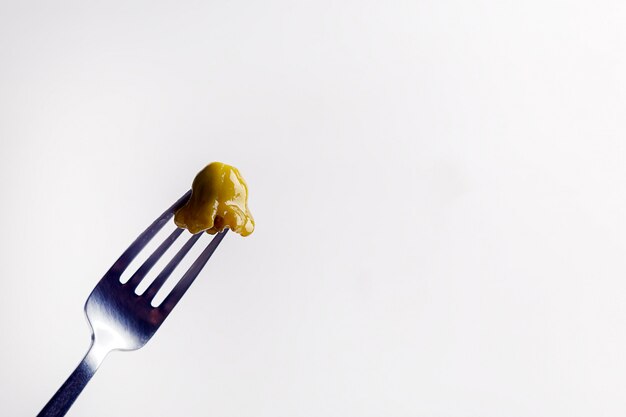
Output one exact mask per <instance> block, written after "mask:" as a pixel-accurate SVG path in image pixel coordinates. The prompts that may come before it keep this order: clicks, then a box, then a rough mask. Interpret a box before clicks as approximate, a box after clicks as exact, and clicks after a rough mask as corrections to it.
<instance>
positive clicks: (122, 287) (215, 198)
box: [37, 163, 254, 417]
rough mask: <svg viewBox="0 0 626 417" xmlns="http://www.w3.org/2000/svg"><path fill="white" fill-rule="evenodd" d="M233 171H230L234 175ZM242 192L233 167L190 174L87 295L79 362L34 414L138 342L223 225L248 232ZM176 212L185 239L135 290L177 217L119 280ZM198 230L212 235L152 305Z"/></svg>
mask: <svg viewBox="0 0 626 417" xmlns="http://www.w3.org/2000/svg"><path fill="white" fill-rule="evenodd" d="M215 164H219V165H215ZM233 172H236V175H235V174H233ZM247 192H248V188H247V186H246V185H245V181H244V180H243V177H241V175H240V174H239V171H237V170H236V169H235V168H233V167H230V166H228V165H225V164H221V163H213V164H210V165H208V166H207V167H206V168H205V169H204V170H202V171H200V173H199V174H198V176H196V179H194V182H193V187H192V190H191V191H188V192H187V193H185V195H183V196H182V197H181V198H180V199H179V200H178V201H177V202H176V203H174V204H173V205H172V206H171V207H170V208H169V209H167V210H166V211H165V212H164V213H163V214H162V215H161V216H159V217H158V218H157V219H156V220H155V221H154V222H153V223H152V224H151V225H150V226H148V228H147V229H146V230H145V231H144V232H143V233H141V234H140V235H139V236H138V237H137V239H135V241H134V242H133V243H132V244H131V245H130V247H129V248H128V249H126V251H125V252H124V253H123V254H122V255H121V256H120V257H119V259H118V260H117V261H116V262H115V263H114V264H113V266H112V267H111V268H110V269H109V270H108V272H107V273H106V274H105V275H104V277H103V278H102V279H101V280H100V282H98V284H97V285H96V287H95V288H94V289H93V291H92V292H91V294H90V295H89V298H87V302H86V304H85V314H86V315H87V320H88V322H89V324H90V326H91V331H92V334H91V346H90V347H89V350H88V351H87V354H86V355H85V357H84V358H83V360H82V361H81V363H80V364H79V365H78V367H77V368H76V369H75V370H74V372H72V374H71V375H70V376H69V378H68V379H67V380H66V381H65V383H63V385H62V386H61V388H59V390H58V391H57V392H56V394H54V396H53V397H52V399H51V400H50V401H49V402H48V403H47V404H46V405H45V407H44V408H43V409H42V410H41V412H40V413H39V414H38V415H37V416H38V417H59V416H64V415H65V414H66V413H67V411H68V410H69V409H70V407H71V406H72V404H73V403H74V401H76V398H78V396H79V395H80V393H81V392H82V391H83V389H84V388H85V386H86V385H87V383H88V382H89V380H90V379H91V377H92V376H93V375H94V374H95V372H96V370H97V369H98V367H99V366H100V364H101V363H102V361H103V360H104V358H105V357H106V356H107V354H108V353H109V352H111V351H114V350H122V351H130V350H136V349H139V348H141V347H143V346H144V345H145V344H146V343H147V342H148V340H150V338H151V337H152V336H153V335H154V333H155V332H156V331H157V329H158V328H159V327H160V326H161V324H162V323H163V321H164V320H165V319H166V318H167V316H168V315H169V314H170V313H171V312H172V309H173V308H174V307H175V306H176V304H177V303H178V302H179V301H180V299H181V298H182V296H183V295H184V294H185V292H186V291H187V290H188V289H189V287H190V286H191V284H192V283H193V281H194V280H195V278H196V277H197V276H198V274H199V273H200V271H201V270H202V268H203V267H204V266H205V265H206V263H207V262H208V260H209V258H210V257H211V255H212V254H213V252H215V249H217V247H218V246H219V244H220V242H221V241H222V239H223V238H224V236H225V235H226V233H227V231H228V228H231V229H232V230H233V231H235V232H237V233H240V234H241V235H242V236H247V235H249V234H250V233H252V231H253V230H254V221H253V220H252V216H251V214H250V212H249V210H248V207H247V200H248V196H247ZM197 201H201V202H202V204H195V203H194V202H197ZM183 209H184V211H183ZM207 210H209V212H208V213H207ZM181 212H183V213H184V216H182V217H184V218H185V219H187V220H188V221H190V222H193V224H194V228H193V229H192V228H190V231H191V232H193V233H195V234H193V235H191V236H190V237H189V238H188V240H187V242H185V244H184V245H183V246H182V248H180V250H179V251H178V252H177V253H176V254H175V255H174V257H173V258H172V259H171V260H170V261H169V263H168V264H167V265H166V266H165V267H164V268H163V270H162V271H161V272H160V273H159V274H158V275H157V277H156V278H155V279H154V281H153V282H151V283H150V285H149V286H148V288H147V289H146V291H144V292H143V293H142V294H141V295H138V294H136V293H135V291H136V289H137V286H138V285H139V283H140V282H141V281H142V280H143V279H144V278H145V276H146V275H147V274H148V272H149V271H150V270H151V269H152V267H154V265H155V264H156V263H157V261H158V260H159V259H160V258H161V257H162V256H163V254H164V253H165V252H166V251H167V250H168V248H170V246H171V245H172V244H173V243H174V242H175V241H176V240H177V239H178V238H179V237H180V236H181V235H182V234H183V232H184V230H183V229H182V228H180V227H187V225H186V224H184V222H179V221H177V222H176V223H177V225H178V226H179V228H176V229H175V230H174V231H173V232H172V233H171V234H170V235H169V236H168V237H166V238H165V240H164V241H163V242H162V243H161V244H160V245H159V246H158V247H157V249H156V250H155V251H154V252H153V253H152V254H150V256H149V257H148V258H147V259H146V261H145V262H144V263H143V264H142V265H141V266H140V267H139V268H138V269H137V271H135V272H134V274H133V275H132V276H131V278H130V279H129V280H128V281H127V282H125V283H122V282H121V281H120V278H121V276H122V273H123V272H125V271H126V269H127V268H128V266H129V265H130V263H131V262H132V261H133V259H135V257H136V256H137V255H138V254H139V253H140V252H141V251H142V250H143V249H144V248H145V246H146V245H147V244H148V242H150V241H151V240H152V239H153V238H154V236H155V235H156V234H157V233H158V232H159V230H161V229H162V228H163V226H164V225H165V224H166V223H167V222H168V221H169V220H170V219H171V218H172V217H173V216H174V215H175V214H176V215H177V217H179V216H180V215H179V213H181ZM194 219H201V220H202V225H200V226H199V224H200V223H199V222H198V221H195V220H194ZM203 226H206V227H203ZM202 231H208V232H209V233H211V234H215V237H214V238H213V239H212V240H211V242H210V243H209V244H208V245H207V246H206V248H205V249H204V250H203V251H202V253H201V254H200V255H199V256H198V257H197V258H196V260H195V261H194V262H193V264H192V265H191V267H189V269H188V270H187V271H186V272H185V274H184V275H183V276H182V278H181V279H180V280H179V281H178V283H177V284H176V286H175V287H174V289H173V290H172V291H171V292H170V293H169V294H168V295H167V296H166V297H165V299H164V300H163V302H162V303H161V304H159V305H158V306H156V307H155V306H153V305H152V302H153V300H154V297H155V295H156V294H157V292H158V291H159V289H160V288H161V287H162V286H163V284H164V283H165V282H166V281H167V279H168V278H169V276H170V275H171V274H172V272H173V271H174V270H175V269H176V267H177V266H178V264H179V263H180V262H181V261H182V260H183V258H184V257H185V255H187V253H188V252H189V251H190V250H191V248H192V247H193V245H194V244H195V243H196V242H197V241H198V239H199V238H200V236H201V235H202V233H200V232H202Z"/></svg>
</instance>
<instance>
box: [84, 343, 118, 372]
mask: <svg viewBox="0 0 626 417" xmlns="http://www.w3.org/2000/svg"><path fill="white" fill-rule="evenodd" d="M109 352H111V349H110V348H109V347H107V346H104V345H102V344H99V343H98V342H97V341H96V340H95V339H92V340H91V346H89V350H88V351H87V354H86V355H85V357H84V358H83V362H84V363H85V364H86V365H88V366H89V368H91V369H92V370H93V372H95V371H96V369H98V368H99V367H100V365H101V364H102V362H103V361H104V358H106V356H107V355H108V354H109Z"/></svg>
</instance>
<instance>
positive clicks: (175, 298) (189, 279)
mask: <svg viewBox="0 0 626 417" xmlns="http://www.w3.org/2000/svg"><path fill="white" fill-rule="evenodd" d="M227 231H228V229H225V230H224V231H223V232H220V233H218V234H217V235H216V236H215V237H214V238H213V240H211V242H210V243H209V244H208V245H207V247H206V248H205V249H204V251H202V253H201V254H200V256H198V259H196V260H195V261H194V263H193V264H192V265H191V267H189V269H188V270H187V272H185V275H183V277H182V278H181V279H180V281H179V282H178V283H177V284H176V286H175V287H174V289H173V290H172V292H170V293H169V294H168V295H167V297H165V300H163V303H162V304H161V306H159V309H160V310H161V311H162V313H163V314H164V316H165V317H167V315H168V314H170V312H171V311H172V309H173V308H174V307H175V306H176V304H178V302H179V301H180V299H181V298H182V297H183V295H185V292H186V291H187V290H188V289H189V287H190V286H191V284H192V283H193V281H194V280H195V279H196V277H197V276H198V274H199V273H200V271H201V270H202V268H204V265H206V263H207V262H208V261H209V258H210V257H211V255H213V252H215V249H217V247H218V246H219V244H220V243H221V242H222V239H224V236H226V232H227Z"/></svg>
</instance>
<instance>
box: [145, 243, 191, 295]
mask: <svg viewBox="0 0 626 417" xmlns="http://www.w3.org/2000/svg"><path fill="white" fill-rule="evenodd" d="M200 236H202V233H197V234H195V235H193V236H191V237H190V238H189V240H188V241H187V242H185V244H184V245H183V247H182V248H180V250H179V251H178V252H177V253H176V255H174V257H173V258H172V260H171V261H169V262H168V264H167V265H166V266H165V268H163V270H162V271H161V273H160V274H159V275H158V276H157V277H156V278H155V279H154V281H152V283H151V284H150V286H148V289H147V290H146V291H145V292H144V293H143V294H142V295H141V296H142V297H145V298H146V300H148V301H152V298H153V297H154V296H155V295H156V293H157V292H159V289H160V288H161V287H162V286H163V284H165V281H167V279H168V278H169V276H170V275H172V272H174V269H176V267H177V266H178V264H179V263H180V261H182V260H183V258H184V257H185V255H187V253H188V252H189V251H190V250H191V248H192V247H193V245H194V244H195V243H196V242H197V241H198V239H200Z"/></svg>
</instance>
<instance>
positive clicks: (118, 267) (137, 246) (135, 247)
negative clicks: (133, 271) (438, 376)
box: [103, 190, 191, 279]
mask: <svg viewBox="0 0 626 417" xmlns="http://www.w3.org/2000/svg"><path fill="white" fill-rule="evenodd" d="M189 196H191V190H190V191H187V192H186V193H185V194H184V195H183V196H182V197H181V198H179V199H178V201H176V202H175V203H174V204H173V205H172V206H171V207H170V208H168V209H167V210H165V212H163V214H161V215H160V216H159V217H158V218H157V219H156V220H155V221H154V222H152V224H151V225H150V226H148V228H147V229H146V230H144V231H143V233H141V234H140V235H139V236H138V237H137V239H135V241H134V242H133V243H132V244H131V245H130V246H129V247H128V249H126V250H125V251H124V253H122V255H121V256H120V257H119V258H118V259H117V261H115V263H114V264H113V266H112V267H111V268H110V269H109V270H108V271H107V273H106V274H104V278H103V279H105V278H116V279H119V278H120V276H121V275H122V272H124V270H125V269H126V268H127V267H128V265H129V264H130V263H131V262H132V260H133V259H135V257H136V256H137V254H139V252H141V250H142V249H143V248H144V247H145V246H146V244H147V243H148V242H150V240H152V238H153V237H154V235H156V234H157V233H158V231H159V230H161V228H163V226H164V225H165V223H167V221H168V220H169V219H171V218H172V216H173V215H174V213H175V212H176V211H177V210H178V209H179V208H181V207H182V206H183V205H184V204H185V203H186V202H187V200H189Z"/></svg>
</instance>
